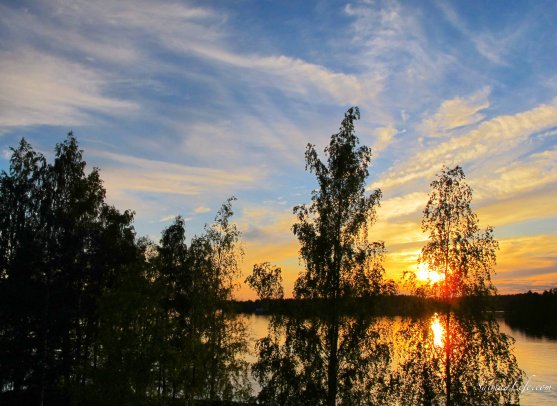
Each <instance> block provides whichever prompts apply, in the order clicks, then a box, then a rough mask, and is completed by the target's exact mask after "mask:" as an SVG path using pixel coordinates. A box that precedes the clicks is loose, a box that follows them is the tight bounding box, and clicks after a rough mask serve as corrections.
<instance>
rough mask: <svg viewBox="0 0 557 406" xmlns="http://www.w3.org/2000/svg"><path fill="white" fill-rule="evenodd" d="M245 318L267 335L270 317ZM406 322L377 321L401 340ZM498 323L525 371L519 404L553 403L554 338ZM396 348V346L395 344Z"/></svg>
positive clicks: (256, 334) (255, 332)
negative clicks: (512, 341) (541, 388)
mask: <svg viewBox="0 0 557 406" xmlns="http://www.w3.org/2000/svg"><path fill="white" fill-rule="evenodd" d="M244 317H245V319H246V321H247V323H248V326H249V331H250V335H251V337H252V338H253V339H254V340H255V339H259V338H263V337H265V336H266V335H267V330H268V326H269V322H270V320H271V316H268V315H246V316H244ZM408 323H409V324H410V325H411V324H412V323H413V321H411V320H410V319H407V318H402V317H380V318H379V319H378V323H377V324H378V325H382V326H387V328H386V329H384V330H382V331H383V334H384V335H386V336H388V338H387V341H396V340H397V339H398V340H400V337H401V336H403V335H404V333H401V331H402V330H404V328H405V327H404V326H405V325H408ZM497 323H498V326H499V331H500V332H502V333H505V334H507V335H509V336H511V337H513V338H514V340H515V343H514V345H513V346H512V347H511V348H510V349H511V351H512V353H513V354H514V355H515V356H516V359H517V362H518V367H519V368H520V369H522V370H523V371H524V372H525V374H526V377H525V378H524V382H523V384H525V385H526V387H527V388H526V389H524V390H523V391H522V393H521V395H520V404H522V405H536V406H544V405H556V404H557V340H555V339H549V338H539V337H535V336H532V335H529V334H527V333H525V332H523V331H519V330H513V329H511V328H510V327H509V326H508V325H507V324H506V323H505V321H504V320H503V319H497ZM432 328H433V324H432ZM432 334H433V332H432ZM399 347H400V346H399ZM252 348H253V346H252ZM395 348H398V347H397V346H395ZM395 352H397V350H395ZM256 359H257V358H256V355H255V351H254V352H253V353H252V354H250V355H249V356H247V357H246V360H248V361H249V362H250V363H253V362H255V361H256ZM392 359H393V361H392V362H393V363H395V364H397V363H398V362H399V354H393V358H392ZM252 382H253V384H254V391H255V392H256V393H257V392H258V391H259V389H260V388H259V386H258V385H257V383H256V382H254V381H252ZM486 383H488V382H486ZM543 386H545V387H546V388H550V389H549V390H540V387H543Z"/></svg>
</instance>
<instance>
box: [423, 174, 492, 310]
mask: <svg viewBox="0 0 557 406" xmlns="http://www.w3.org/2000/svg"><path fill="white" fill-rule="evenodd" d="M471 202H472V189H471V188H470V186H468V184H467V183H466V181H465V175H464V172H463V170H462V168H461V167H459V166H456V167H455V168H453V169H449V168H446V167H445V168H443V170H442V171H441V173H440V174H439V175H438V176H437V179H436V180H434V181H433V182H432V183H431V192H430V195H429V201H428V202H427V205H426V207H425V209H424V216H423V220H422V230H423V231H424V232H426V233H428V234H429V239H428V242H427V243H426V245H425V246H424V247H423V248H422V252H421V255H420V258H419V260H418V261H419V262H420V263H424V264H427V267H428V268H429V269H430V270H432V271H435V272H437V273H438V274H440V275H441V276H442V279H441V280H440V281H439V282H437V283H436V284H433V285H434V286H433V287H432V289H431V290H430V294H431V293H433V294H436V295H440V297H442V298H444V299H446V300H452V299H453V298H455V297H462V296H481V295H484V296H485V295H491V294H494V293H495V287H494V286H493V284H492V281H491V277H492V274H493V268H494V266H495V261H496V254H495V253H496V251H497V249H498V244H497V241H495V239H494V238H493V228H492V227H488V228H486V230H485V231H483V232H482V231H481V230H480V228H479V220H478V217H477V215H476V214H475V213H474V212H473V211H472V209H471V207H470V205H471Z"/></svg>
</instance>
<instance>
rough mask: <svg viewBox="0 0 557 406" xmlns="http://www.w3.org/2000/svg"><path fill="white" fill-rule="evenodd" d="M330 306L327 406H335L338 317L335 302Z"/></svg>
mask: <svg viewBox="0 0 557 406" xmlns="http://www.w3.org/2000/svg"><path fill="white" fill-rule="evenodd" d="M334 302H335V303H333V306H332V317H331V324H330V326H329V332H328V336H329V337H328V341H329V364H328V366H327V384H328V388H327V405H328V406H335V405H336V398H337V391H338V382H337V379H338V377H337V372H338V315H337V306H336V300H334Z"/></svg>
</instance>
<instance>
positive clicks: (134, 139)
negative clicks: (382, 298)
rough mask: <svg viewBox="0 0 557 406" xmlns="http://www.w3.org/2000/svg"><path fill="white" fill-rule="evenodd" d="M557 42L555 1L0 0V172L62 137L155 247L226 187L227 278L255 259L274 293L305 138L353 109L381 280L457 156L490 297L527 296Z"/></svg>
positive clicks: (405, 265)
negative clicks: (232, 252)
mask: <svg viewBox="0 0 557 406" xmlns="http://www.w3.org/2000/svg"><path fill="white" fill-rule="evenodd" d="M556 38H557V3H556V2H554V1H553V0H549V1H543V0H541V1H536V2H527V1H512V2H510V1H498V0H493V1H489V2H485V1H400V2H399V1H367V0H361V1H358V0H356V1H349V2H345V1H303V2H301V1H280V2H279V1H267V0H237V1H234V0H232V1H199V2H194V1H191V2H190V1H179V0H176V1H155V0H133V1H132V0H120V1H113V0H74V1H70V0H50V1H25V0H23V1H5V0H4V1H1V2H0V152H1V155H0V169H4V170H7V169H8V167H9V157H10V150H9V147H10V146H15V145H17V143H18V142H19V139H20V138H21V137H25V138H27V139H28V140H29V141H30V142H31V144H32V145H33V146H34V148H35V149H36V150H38V151H41V152H42V153H44V154H45V155H46V156H47V157H50V158H51V157H52V155H53V148H54V145H55V144H56V143H57V142H60V141H63V140H64V138H65V135H66V133H67V132H68V131H70V130H73V131H74V134H75V135H76V137H77V139H78V141H79V142H80V146H81V147H82V148H83V149H84V151H85V155H84V156H85V160H86V161H87V163H88V166H89V167H93V166H97V167H99V168H100V169H101V177H102V178H103V180H104V185H105V187H106V189H107V200H108V202H109V203H110V204H114V205H115V206H116V207H117V208H119V209H121V210H124V209H132V210H135V212H136V216H135V227H136V230H137V233H138V235H146V236H150V237H151V238H152V239H153V240H155V241H157V240H158V238H159V237H160V233H161V231H162V230H163V229H164V228H165V227H167V226H168V225H169V224H171V222H172V221H173V219H174V217H175V216H176V215H178V214H181V215H182V216H183V217H184V218H185V219H186V220H187V222H186V231H187V233H188V235H190V236H192V235H194V234H199V233H201V232H202V230H203V225H204V224H206V223H211V222H212V220H213V218H214V217H215V214H216V212H217V210H218V209H219V207H220V205H221V204H222V203H223V202H224V201H225V200H226V199H227V198H228V197H229V196H232V195H234V196H236V197H237V199H238V200H237V201H236V202H234V210H235V216H234V218H235V221H236V223H237V224H238V226H239V228H240V229H241V231H242V233H243V234H242V240H243V243H242V246H243V250H244V257H243V262H242V270H243V272H244V275H247V274H248V273H249V272H250V270H251V268H252V266H253V264H254V263H258V262H262V261H270V262H271V263H273V264H276V265H278V266H280V267H282V269H283V277H284V280H285V292H286V293H287V295H288V294H289V293H290V292H291V291H292V287H293V283H294V280H295V278H296V276H297V274H298V273H299V272H300V270H301V265H300V262H299V259H298V248H299V245H298V243H297V240H296V239H295V236H294V235H293V234H292V231H291V226H292V224H293V222H294V218H293V215H292V207H293V206H294V205H297V204H302V203H308V202H309V201H310V196H311V191H312V190H313V189H314V188H316V181H315V178H314V177H313V176H312V175H311V174H310V173H308V172H306V171H305V162H304V152H305V147H306V145H307V143H312V144H315V145H316V146H317V149H318V150H320V151H323V148H324V147H325V146H326V144H327V143H328V141H329V139H330V136H331V134H333V133H336V132H337V131H338V128H339V126H340V122H341V121H342V118H343V116H344V113H345V112H346V110H347V109H348V108H349V107H351V106H359V108H360V111H361V120H360V121H358V122H356V134H357V135H358V137H359V138H360V141H361V143H362V144H364V145H368V146H370V147H371V148H372V150H373V155H374V156H373V161H372V165H371V167H370V176H369V178H368V190H374V189H376V188H380V189H381V191H382V193H383V198H382V201H381V207H380V209H379V210H378V212H377V215H378V219H377V222H376V224H375V225H374V227H373V228H372V230H371V237H372V239H374V240H383V241H384V242H385V245H386V248H387V251H388V253H387V256H386V262H385V267H386V269H387V277H390V278H394V279H398V278H399V277H400V275H401V273H402V272H403V271H404V270H411V269H416V267H417V262H416V261H417V257H418V254H419V252H420V249H421V247H422V246H423V245H424V242H425V240H426V238H427V236H426V235H425V234H423V233H422V231H421V225H420V224H421V216H422V210H423V208H424V207H425V204H426V202H427V195H428V192H429V184H430V182H431V181H432V180H433V179H434V178H435V175H436V173H438V172H439V170H440V169H441V168H442V166H443V165H447V166H455V165H461V166H462V167H463V169H464V172H465V173H466V176H467V180H468V183H469V184H470V185H471V187H472V188H473V190H474V195H473V209H474V210H475V212H476V213H477V214H478V217H479V220H480V226H481V227H482V228H485V227H487V226H488V225H491V226H493V227H494V228H495V237H496V239H497V240H498V241H499V244H500V251H499V252H498V261H497V262H498V263H497V267H496V272H497V273H496V277H495V279H494V280H495V285H496V286H497V288H498V290H499V292H500V293H514V292H522V291H527V290H530V289H531V290H535V291H539V290H543V289H547V288H551V287H555V286H556V285H557V69H556V67H557V41H556V40H555V39H556ZM321 156H323V155H321ZM236 297H237V298H240V299H250V298H254V297H255V294H254V293H253V292H251V291H250V290H249V289H248V288H247V287H246V286H245V285H241V286H240V287H239V290H238V291H237V293H236Z"/></svg>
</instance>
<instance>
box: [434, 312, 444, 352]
mask: <svg viewBox="0 0 557 406" xmlns="http://www.w3.org/2000/svg"><path fill="white" fill-rule="evenodd" d="M431 331H432V332H433V344H434V345H435V346H436V347H443V344H444V342H445V329H444V328H443V326H442V325H441V323H440V322H439V316H437V313H435V315H434V316H433V319H432V320H431Z"/></svg>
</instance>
